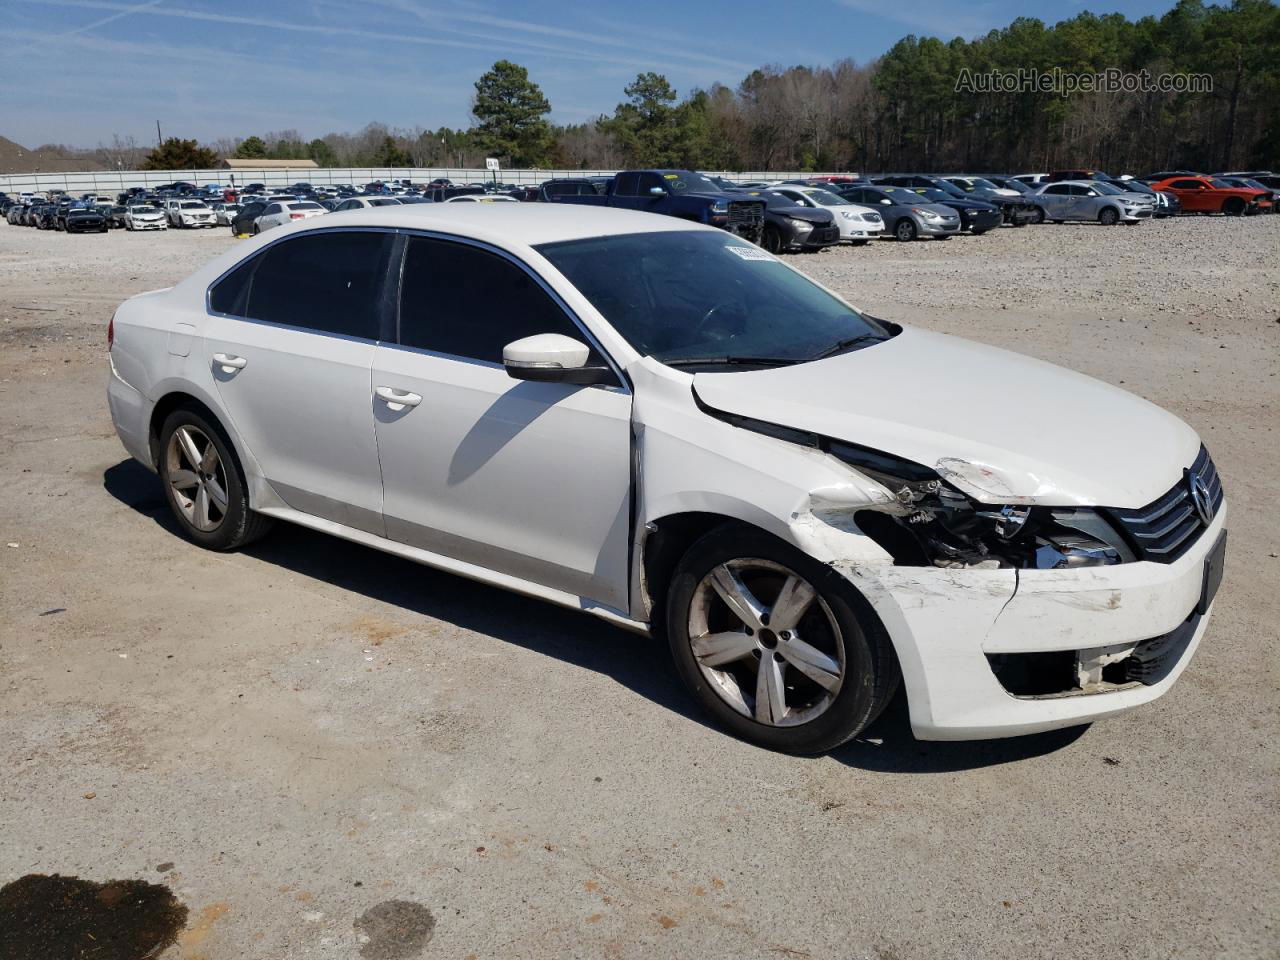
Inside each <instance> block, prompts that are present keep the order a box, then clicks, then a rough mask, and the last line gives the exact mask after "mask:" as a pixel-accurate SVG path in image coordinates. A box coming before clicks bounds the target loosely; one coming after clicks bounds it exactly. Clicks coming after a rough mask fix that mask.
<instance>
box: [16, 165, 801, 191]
mask: <svg viewBox="0 0 1280 960" xmlns="http://www.w3.org/2000/svg"><path fill="white" fill-rule="evenodd" d="M616 172H617V171H616V170H500V171H498V175H497V177H498V180H499V181H500V182H502V183H515V184H539V183H542V181H544V180H550V179H552V178H555V177H597V176H613V174H614V173H616ZM708 172H710V173H713V174H714V175H716V176H723V177H727V178H728V179H730V180H786V179H790V178H793V177H815V176H824V175H825V174H820V173H802V172H796V171H788V172H781V173H780V172H777V171H772V172H762V171H747V172H735V171H722V172H717V171H708ZM232 175H234V176H235V183H236V185H237V186H241V187H242V186H244V185H245V184H248V183H262V184H266V185H267V186H269V187H285V186H288V185H289V184H292V183H298V182H300V181H301V182H306V183H311V184H316V185H322V184H332V183H349V184H352V185H353V186H355V187H357V188H359V187H363V186H364V185H365V184H366V183H369V182H370V181H372V180H411V181H413V182H414V183H426V182H427V181H429V180H434V179H436V178H437V177H448V178H449V179H450V180H452V181H454V182H455V183H472V182H482V181H487V180H491V179H493V174H492V173H491V172H490V171H488V170H466V169H457V168H448V167H430V168H426V167H415V168H408V167H341V168H339V167H333V168H320V169H315V168H311V169H306V168H300V169H297V170H291V169H287V168H286V169H271V170H86V171H83V172H79V173H13V174H0V191H3V192H4V193H7V194H9V195H10V196H15V195H17V194H19V193H24V192H29V193H38V192H43V191H48V190H63V191H66V192H67V193H71V194H75V195H79V194H82V193H97V194H103V195H108V196H115V195H116V194H117V193H122V192H123V191H125V190H127V189H129V188H130V187H148V186H152V187H154V186H159V185H160V184H164V183H173V182H174V181H175V180H184V181H186V182H187V183H194V184H196V186H204V185H205V184H211V183H216V184H220V185H224V186H225V185H227V184H229V183H230V182H231V177H232Z"/></svg>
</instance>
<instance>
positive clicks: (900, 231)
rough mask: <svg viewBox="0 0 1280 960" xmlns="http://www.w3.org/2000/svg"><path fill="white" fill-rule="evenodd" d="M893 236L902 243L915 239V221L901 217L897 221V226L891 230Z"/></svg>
mask: <svg viewBox="0 0 1280 960" xmlns="http://www.w3.org/2000/svg"><path fill="white" fill-rule="evenodd" d="M893 235H894V236H895V237H897V238H898V239H899V240H901V241H902V242H903V243H906V242H908V241H910V240H914V239H915V238H916V225H915V221H914V220H912V219H911V218H910V217H903V218H902V219H901V220H899V221H898V225H897V226H896V227H894V228H893Z"/></svg>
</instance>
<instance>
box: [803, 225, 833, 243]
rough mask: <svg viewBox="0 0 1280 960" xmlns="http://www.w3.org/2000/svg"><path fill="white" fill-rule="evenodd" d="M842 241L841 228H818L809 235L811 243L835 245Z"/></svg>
mask: <svg viewBox="0 0 1280 960" xmlns="http://www.w3.org/2000/svg"><path fill="white" fill-rule="evenodd" d="M839 239H840V228H839V227H818V228H817V229H816V230H814V231H813V233H811V234H809V241H810V242H811V243H835V242H836V241H837V240H839Z"/></svg>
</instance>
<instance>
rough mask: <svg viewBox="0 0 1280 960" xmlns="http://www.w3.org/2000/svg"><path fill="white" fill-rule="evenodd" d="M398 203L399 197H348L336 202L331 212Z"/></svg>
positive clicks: (365, 208)
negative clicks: (338, 202)
mask: <svg viewBox="0 0 1280 960" xmlns="http://www.w3.org/2000/svg"><path fill="white" fill-rule="evenodd" d="M400 205H401V203H400V198H399V197H388V196H376V197H348V198H347V199H346V200H343V201H342V202H341V203H340V204H338V205H337V206H336V207H335V208H334V210H333V212H334V213H345V212H346V211H348V210H367V209H369V208H370V207H398V206H400Z"/></svg>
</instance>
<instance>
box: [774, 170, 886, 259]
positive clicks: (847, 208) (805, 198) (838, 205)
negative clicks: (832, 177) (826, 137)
mask: <svg viewBox="0 0 1280 960" xmlns="http://www.w3.org/2000/svg"><path fill="white" fill-rule="evenodd" d="M769 192H770V193H776V194H779V195H780V196H784V197H786V198H787V199H788V200H792V201H794V202H796V203H798V204H800V206H802V207H822V208H825V209H828V210H830V211H831V213H832V215H833V216H834V217H835V219H836V226H837V227H839V228H840V239H841V240H847V241H848V242H849V243H851V244H853V246H855V247H860V246H863V245H864V244H866V243H867V242H869V241H871V240H874V239H875V238H876V237H879V236H880V235H881V234H883V233H884V218H883V217H882V216H880V214H879V212H878V211H876V210H873V209H871V207H864V206H862V205H860V204H856V203H850V202H849V201H848V200H846V199H845V198H844V197H842V196H839V195H838V194H835V193H832V192H831V191H830V190H824V189H822V188H821V187H803V186H797V185H794V184H780V185H778V186H774V187H770V188H769Z"/></svg>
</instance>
